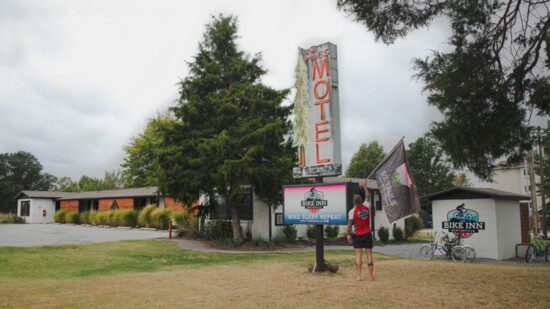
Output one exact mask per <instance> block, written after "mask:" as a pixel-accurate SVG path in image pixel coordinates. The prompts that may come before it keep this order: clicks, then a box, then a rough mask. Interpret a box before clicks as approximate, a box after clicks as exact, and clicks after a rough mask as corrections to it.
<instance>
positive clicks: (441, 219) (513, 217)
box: [423, 187, 529, 260]
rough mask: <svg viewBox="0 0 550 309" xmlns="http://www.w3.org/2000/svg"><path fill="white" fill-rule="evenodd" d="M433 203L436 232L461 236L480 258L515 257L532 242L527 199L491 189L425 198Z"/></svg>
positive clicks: (462, 190)
mask: <svg viewBox="0 0 550 309" xmlns="http://www.w3.org/2000/svg"><path fill="white" fill-rule="evenodd" d="M423 199H429V200H431V201H432V217H433V232H434V233H435V232H438V234H439V232H441V231H443V232H445V233H448V234H450V235H453V234H454V235H455V236H461V237H462V238H463V243H464V244H465V245H470V246H472V247H474V249H475V251H476V255H477V257H480V258H489V259H497V260H504V259H510V258H514V257H516V245H517V244H520V243H525V242H528V241H529V226H528V218H526V217H527V216H528V209H527V204H523V203H520V201H524V200H528V199H529V197H528V196H524V195H519V194H515V193H511V192H506V191H501V190H496V189H489V188H471V187H455V188H452V189H448V190H445V191H441V192H438V193H434V194H430V195H428V196H425V197H423Z"/></svg>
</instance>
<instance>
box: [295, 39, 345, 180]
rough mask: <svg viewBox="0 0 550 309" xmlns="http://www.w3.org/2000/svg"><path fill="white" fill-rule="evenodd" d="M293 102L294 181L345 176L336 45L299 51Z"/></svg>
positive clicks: (329, 44) (326, 44)
mask: <svg viewBox="0 0 550 309" xmlns="http://www.w3.org/2000/svg"><path fill="white" fill-rule="evenodd" d="M295 88H296V96H295V98H294V120H293V124H294V126H293V130H294V146H295V147H296V148H297V149H298V164H297V165H298V166H297V167H294V169H293V175H294V178H307V177H321V176H338V175H341V174H342V158H341V150H340V107H339V100H338V64H337V53H336V45H334V44H331V43H324V44H321V45H319V46H313V47H311V48H309V49H301V48H299V49H298V64H297V65H296V84H295Z"/></svg>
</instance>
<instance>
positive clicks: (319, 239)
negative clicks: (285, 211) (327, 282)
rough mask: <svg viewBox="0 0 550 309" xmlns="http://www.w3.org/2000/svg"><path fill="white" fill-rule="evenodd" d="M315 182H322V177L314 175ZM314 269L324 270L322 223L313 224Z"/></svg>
mask: <svg viewBox="0 0 550 309" xmlns="http://www.w3.org/2000/svg"><path fill="white" fill-rule="evenodd" d="M315 183H323V177H315ZM314 269H315V271H325V243H324V235H323V225H322V224H316V225H315V267H314Z"/></svg>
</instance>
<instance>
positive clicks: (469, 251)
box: [464, 246, 476, 262]
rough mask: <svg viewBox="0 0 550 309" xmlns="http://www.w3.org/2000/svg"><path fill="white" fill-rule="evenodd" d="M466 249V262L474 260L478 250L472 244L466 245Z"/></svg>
mask: <svg viewBox="0 0 550 309" xmlns="http://www.w3.org/2000/svg"><path fill="white" fill-rule="evenodd" d="M464 249H466V262H473V261H475V259H476V250H474V248H472V247H470V246H464Z"/></svg>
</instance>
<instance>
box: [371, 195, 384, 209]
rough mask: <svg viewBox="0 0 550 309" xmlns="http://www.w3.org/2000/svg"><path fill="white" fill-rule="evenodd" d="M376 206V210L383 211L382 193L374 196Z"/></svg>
mask: <svg viewBox="0 0 550 309" xmlns="http://www.w3.org/2000/svg"><path fill="white" fill-rule="evenodd" d="M373 195H374V206H375V207H376V210H382V200H381V199H380V192H378V191H377V192H375V193H374V194H373Z"/></svg>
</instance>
